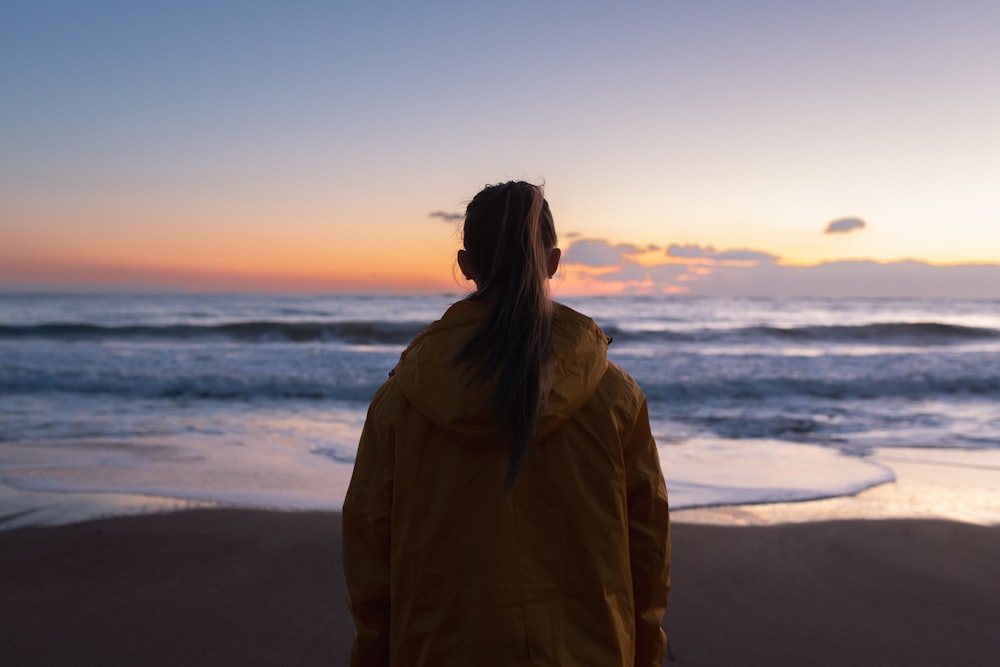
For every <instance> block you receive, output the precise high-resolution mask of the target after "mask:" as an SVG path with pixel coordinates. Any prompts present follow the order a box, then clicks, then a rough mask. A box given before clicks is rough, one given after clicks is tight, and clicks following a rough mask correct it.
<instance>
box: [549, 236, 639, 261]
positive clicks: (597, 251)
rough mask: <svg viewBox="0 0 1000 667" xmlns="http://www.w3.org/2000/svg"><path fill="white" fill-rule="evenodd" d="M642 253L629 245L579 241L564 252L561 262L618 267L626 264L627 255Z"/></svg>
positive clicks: (602, 240) (601, 240)
mask: <svg viewBox="0 0 1000 667" xmlns="http://www.w3.org/2000/svg"><path fill="white" fill-rule="evenodd" d="M638 252H642V250H641V249H640V248H638V247H637V246H634V245H632V244H631V243H618V244H612V243H608V242H607V241H606V240H604V239H580V240H578V241H573V244H572V245H570V247H569V248H568V249H567V250H566V255H565V257H564V258H563V261H564V262H565V263H567V264H583V265H585V266H593V267H607V266H618V265H621V264H622V263H624V262H626V256H627V255H634V254H636V253H638Z"/></svg>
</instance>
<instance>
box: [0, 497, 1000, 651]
mask: <svg viewBox="0 0 1000 667" xmlns="http://www.w3.org/2000/svg"><path fill="white" fill-rule="evenodd" d="M678 515H679V517H678V518H679V519H680V521H678V522H677V523H676V524H675V526H674V534H673V548H674V570H673V571H674V575H673V577H674V587H673V591H672V593H671V600H670V609H669V611H668V613H667V618H666V621H665V627H666V629H667V632H668V634H669V635H670V637H671V644H672V650H673V654H674V656H675V658H676V660H675V661H674V663H673V664H678V665H807V664H808V665H845V664H861V665H876V664H877V665H925V664H926V665H931V664H934V665H940V664H955V665H992V664H996V659H997V656H998V655H1000V632H998V631H997V628H998V627H1000V527H997V526H992V527H990V526H977V525H971V524H967V523H959V522H953V521H944V520H936V519H920V520H901V519H891V520H857V519H855V520H840V521H821V522H813V523H791V524H781V525H753V526H745V525H744V526H723V525H706V524H692V523H684V522H683V517H684V513H683V512H680V513H678ZM0 590H2V591H3V595H2V596H0V628H2V629H3V632H2V633H0V635H2V639H0V664H2V665H106V666H111V665H140V664H141V665H151V666H152V665H279V664H281V665H284V664H287V665H346V664H347V660H348V651H349V646H350V639H351V635H352V633H353V627H352V624H351V618H350V615H349V613H348V612H347V608H346V604H345V586H344V581H343V575H342V572H341V566H340V517H339V515H338V514H335V513H319V512H316V513H309V512H295V513H292V512H288V513H285V512H265V511H250V510H225V509H194V510H189V511H181V512H173V513H166V514H157V515H146V516H133V517H121V518H112V519H105V520H99V521H90V522H85V523H77V524H72V525H67V526H58V527H47V528H19V529H16V530H10V531H5V532H0Z"/></svg>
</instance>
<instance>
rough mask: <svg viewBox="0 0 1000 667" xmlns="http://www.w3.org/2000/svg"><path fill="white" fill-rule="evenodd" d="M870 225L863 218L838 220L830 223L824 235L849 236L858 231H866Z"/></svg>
mask: <svg viewBox="0 0 1000 667" xmlns="http://www.w3.org/2000/svg"><path fill="white" fill-rule="evenodd" d="M867 226H868V225H867V224H866V223H865V221H864V220H862V219H861V218H838V219H836V220H833V221H831V222H829V223H828V224H827V225H826V229H825V230H823V233H824V234H849V233H850V232H853V231H856V230H858V229H864V228H865V227H867Z"/></svg>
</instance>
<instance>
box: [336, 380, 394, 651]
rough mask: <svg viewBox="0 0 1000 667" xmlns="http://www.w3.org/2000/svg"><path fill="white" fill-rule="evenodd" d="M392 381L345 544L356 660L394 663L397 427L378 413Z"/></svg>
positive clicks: (369, 435)
mask: <svg viewBox="0 0 1000 667" xmlns="http://www.w3.org/2000/svg"><path fill="white" fill-rule="evenodd" d="M386 392H387V387H386V386H383V387H382V389H380V390H379V392H378V393H377V394H376V395H375V398H374V399H373V400H372V405H371V407H370V408H369V410H368V417H367V419H366V420H365V426H364V429H363V430H362V433H361V441H360V442H359V443H358V454H357V457H356V458H355V462H354V473H353V474H352V476H351V482H350V485H349V486H348V489H347V495H346V497H345V498H344V511H343V531H344V533H343V538H344V539H343V549H344V574H345V577H346V580H347V596H348V606H349V607H350V610H351V614H352V615H353V616H354V625H355V635H354V641H353V644H352V646H351V666H352V667H361V666H365V667H368V666H376V665H388V664H389V610H390V606H389V576H390V575H389V562H390V534H391V532H390V531H391V525H390V517H391V508H392V470H393V458H394V457H393V443H392V429H391V427H390V426H388V425H387V424H385V423H382V420H381V419H380V418H379V416H378V412H379V406H380V405H381V404H382V403H383V402H384V399H385V394H386Z"/></svg>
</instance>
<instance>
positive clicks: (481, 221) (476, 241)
mask: <svg viewBox="0 0 1000 667" xmlns="http://www.w3.org/2000/svg"><path fill="white" fill-rule="evenodd" d="M462 242H463V245H464V246H465V251H466V253H467V257H468V259H469V262H470V264H471V266H472V267H474V269H475V279H476V291H475V292H474V293H473V294H472V295H471V296H470V297H469V298H470V299H481V300H484V301H487V302H488V303H489V304H490V306H491V307H490V312H489V315H488V316H487V317H486V319H485V320H484V321H483V323H482V324H481V325H480V326H479V328H478V329H476V331H475V332H474V333H473V334H472V336H470V337H469V339H468V340H467V341H466V342H465V345H463V346H462V348H461V349H460V350H459V351H458V354H456V355H455V361H456V362H458V363H466V364H469V366H470V378H469V384H470V385H476V384H481V383H483V382H487V381H490V380H492V381H493V383H494V385H493V396H492V400H493V408H494V416H495V419H496V421H497V437H498V440H499V442H500V443H501V444H503V443H506V444H507V446H508V448H509V455H510V459H509V464H508V467H507V476H506V479H505V481H504V488H505V489H509V488H510V486H511V485H512V484H513V483H514V479H515V478H516V477H517V473H518V471H519V470H520V469H521V464H522V462H523V461H524V454H525V451H526V450H527V447H528V444H529V443H530V442H531V439H532V438H533V437H534V435H535V428H536V425H537V422H538V416H539V414H540V412H541V408H542V405H543V404H544V402H545V398H546V395H547V393H548V387H547V384H546V377H547V375H548V373H547V370H548V363H549V359H550V357H551V335H550V332H551V323H552V302H551V301H550V300H549V295H548V282H547V280H548V277H549V275H548V265H549V253H550V252H551V251H552V249H553V248H555V245H556V229H555V224H554V223H553V220H552V213H551V211H550V210H549V205H548V202H546V201H545V197H544V195H543V194H542V189H541V188H540V187H539V186H537V185H532V184H531V183H525V182H523V181H510V182H508V183H501V184H497V185H489V186H487V187H486V188H484V189H483V190H482V191H481V192H479V194H477V195H476V196H475V197H474V198H473V199H472V201H471V202H469V205H468V206H467V207H466V209H465V226H464V228H463V231H462Z"/></svg>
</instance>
